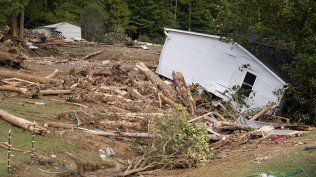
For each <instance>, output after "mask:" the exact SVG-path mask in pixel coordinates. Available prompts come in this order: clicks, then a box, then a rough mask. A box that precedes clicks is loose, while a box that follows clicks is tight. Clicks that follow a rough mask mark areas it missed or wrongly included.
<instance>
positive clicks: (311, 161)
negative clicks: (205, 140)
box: [180, 129, 316, 177]
mask: <svg viewBox="0 0 316 177" xmlns="http://www.w3.org/2000/svg"><path fill="white" fill-rule="evenodd" d="M291 139H292V140H293V139H294V138H290V141H291ZM303 139H305V140H308V142H309V143H310V145H315V143H316V130H315V129H314V130H312V131H310V132H309V133H307V134H304V135H302V136H301V137H299V139H297V140H294V141H303ZM304 147H305V145H300V146H295V145H294V144H291V145H286V146H283V145H273V144H271V145H268V146H267V145H265V146H264V147H263V148H258V149H250V150H249V151H244V152H238V153H237V152H236V153H233V155H229V156H227V157H225V158H223V159H219V160H216V161H214V162H212V163H209V164H206V165H205V166H202V167H200V168H196V169H189V170H188V171H186V172H184V173H183V174H181V175H180V176H184V177H201V176H212V177H227V176H234V177H258V176H260V174H262V173H267V174H272V175H274V176H275V177H306V175H305V174H304V173H303V171H302V170H301V169H304V171H306V173H307V175H308V176H309V177H316V151H315V150H311V151H305V150H304ZM276 152H277V153H276ZM255 154H257V155H258V154H260V155H261V156H263V157H265V156H269V158H268V159H266V160H262V161H261V164H260V165H259V166H258V165H256V164H255V163H253V161H254V160H255ZM263 154H264V155H263Z"/></svg>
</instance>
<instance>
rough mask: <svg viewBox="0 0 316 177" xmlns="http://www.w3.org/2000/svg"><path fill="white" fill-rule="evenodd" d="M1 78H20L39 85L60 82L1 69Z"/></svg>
mask: <svg viewBox="0 0 316 177" xmlns="http://www.w3.org/2000/svg"><path fill="white" fill-rule="evenodd" d="M0 78H19V79H23V80H27V81H31V82H37V83H41V84H44V83H50V82H60V81H58V80H56V79H50V78H46V77H40V76H34V75H28V74H24V73H19V72H14V71H9V70H3V69H0Z"/></svg>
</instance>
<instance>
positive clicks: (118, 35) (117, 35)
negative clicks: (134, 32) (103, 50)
mask: <svg viewBox="0 0 316 177" xmlns="http://www.w3.org/2000/svg"><path fill="white" fill-rule="evenodd" d="M126 39H127V35H126V33H125V31H124V29H122V28H116V29H115V30H114V31H112V32H109V33H107V34H105V35H103V36H102V37H101V39H100V40H98V41H100V42H104V43H107V44H114V43H118V42H123V41H125V40H126Z"/></svg>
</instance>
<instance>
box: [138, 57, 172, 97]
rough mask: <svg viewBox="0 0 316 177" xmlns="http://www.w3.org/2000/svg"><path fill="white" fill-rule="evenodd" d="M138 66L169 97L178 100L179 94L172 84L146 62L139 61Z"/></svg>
mask: <svg viewBox="0 0 316 177" xmlns="http://www.w3.org/2000/svg"><path fill="white" fill-rule="evenodd" d="M136 67H137V68H138V69H140V70H141V71H142V72H143V73H144V74H145V75H146V77H147V78H148V79H149V80H150V81H152V83H153V84H155V85H157V86H158V88H160V89H161V90H162V91H163V92H164V93H165V94H166V96H167V97H169V98H170V99H171V100H176V98H177V96H176V95H177V94H176V91H175V90H174V89H173V88H172V86H171V85H169V84H167V83H165V82H164V81H163V80H162V79H160V78H159V76H158V75H157V74H156V73H154V72H153V71H151V70H150V69H149V68H148V67H147V66H146V65H145V64H144V63H142V62H139V63H137V64H136Z"/></svg>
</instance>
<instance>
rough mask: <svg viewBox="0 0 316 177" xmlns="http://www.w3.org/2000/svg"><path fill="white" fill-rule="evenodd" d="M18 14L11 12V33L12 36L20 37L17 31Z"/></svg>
mask: <svg viewBox="0 0 316 177" xmlns="http://www.w3.org/2000/svg"><path fill="white" fill-rule="evenodd" d="M17 26H18V22H17V14H16V13H15V12H14V13H12V14H11V35H12V37H14V38H15V37H18V32H17Z"/></svg>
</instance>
